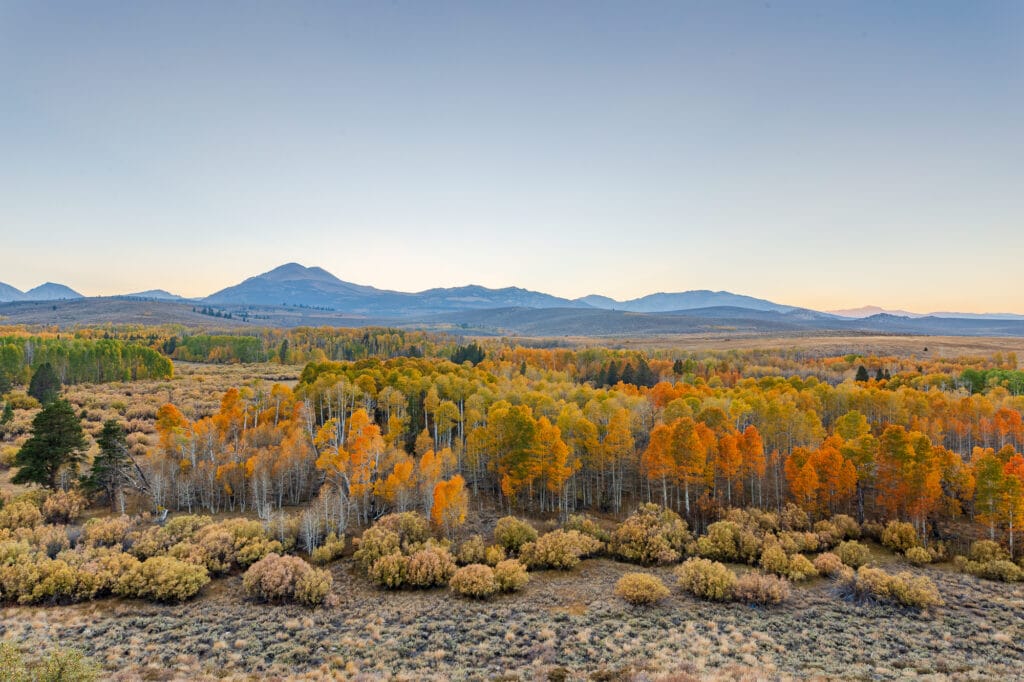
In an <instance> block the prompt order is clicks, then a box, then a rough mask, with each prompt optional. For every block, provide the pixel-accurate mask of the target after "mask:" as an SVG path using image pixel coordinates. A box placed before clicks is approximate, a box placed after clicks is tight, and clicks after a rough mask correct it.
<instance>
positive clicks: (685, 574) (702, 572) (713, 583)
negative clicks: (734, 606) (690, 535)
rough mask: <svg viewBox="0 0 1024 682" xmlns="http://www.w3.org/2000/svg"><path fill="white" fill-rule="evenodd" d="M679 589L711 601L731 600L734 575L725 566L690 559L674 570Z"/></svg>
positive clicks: (715, 562) (703, 560)
mask: <svg viewBox="0 0 1024 682" xmlns="http://www.w3.org/2000/svg"><path fill="white" fill-rule="evenodd" d="M675 574H676V579H677V581H678V584H679V587H681V588H682V589H683V590H685V591H687V592H689V593H690V594H693V595H694V596H697V597H700V598H701V599H708V600H711V601H727V600H729V599H731V598H732V591H733V588H734V587H735V585H736V574H735V573H733V572H732V571H730V570H729V568H728V567H726V566H725V564H721V563H719V562H717V561H710V560H709V559H698V558H691V559H687V560H686V561H684V562H683V563H682V564H680V565H679V566H678V567H676V570H675Z"/></svg>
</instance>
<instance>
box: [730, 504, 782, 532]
mask: <svg viewBox="0 0 1024 682" xmlns="http://www.w3.org/2000/svg"><path fill="white" fill-rule="evenodd" d="M725 520H726V521H732V522H733V523H735V524H737V525H739V526H740V527H741V528H744V529H746V530H749V531H751V532H754V533H757V534H764V533H774V532H775V531H777V530H779V517H778V515H777V514H775V512H766V511H761V510H760V509H756V508H750V509H730V510H729V511H728V513H726V515H725Z"/></svg>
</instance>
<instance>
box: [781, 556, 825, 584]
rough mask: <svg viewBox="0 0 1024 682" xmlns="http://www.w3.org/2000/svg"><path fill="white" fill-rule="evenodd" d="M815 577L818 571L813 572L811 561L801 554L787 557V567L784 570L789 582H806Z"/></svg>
mask: <svg viewBox="0 0 1024 682" xmlns="http://www.w3.org/2000/svg"><path fill="white" fill-rule="evenodd" d="M816 575H818V571H817V570H815V568H814V564H812V563H811V560H810V559H808V558H807V557H805V556H804V555H803V554H794V555H793V556H791V557H789V566H788V567H787V568H786V577H788V578H789V579H790V580H794V581H800V580H807V579H808V578H813V577H814V576H816Z"/></svg>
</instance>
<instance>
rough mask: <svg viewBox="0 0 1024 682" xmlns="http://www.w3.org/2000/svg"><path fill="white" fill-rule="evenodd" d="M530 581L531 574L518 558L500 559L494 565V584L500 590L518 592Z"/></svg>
mask: <svg viewBox="0 0 1024 682" xmlns="http://www.w3.org/2000/svg"><path fill="white" fill-rule="evenodd" d="M528 582H530V575H529V574H528V573H527V572H526V566H523V565H522V564H521V563H520V562H519V561H517V560H516V559H505V560H504V561H499V562H498V563H497V565H496V566H495V567H494V584H495V585H496V586H497V588H498V591H499V592H518V591H519V590H521V589H523V588H524V587H526V583H528Z"/></svg>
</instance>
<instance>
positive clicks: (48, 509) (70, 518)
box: [42, 490, 86, 523]
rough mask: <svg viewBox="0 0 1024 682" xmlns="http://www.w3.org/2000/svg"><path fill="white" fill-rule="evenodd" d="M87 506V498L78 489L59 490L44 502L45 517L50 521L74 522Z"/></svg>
mask: <svg viewBox="0 0 1024 682" xmlns="http://www.w3.org/2000/svg"><path fill="white" fill-rule="evenodd" d="M85 506H86V502H85V498H84V497H82V495H81V493H79V492H78V491H77V490H58V491H57V492H55V493H53V494H51V495H50V496H49V497H47V498H46V501H45V502H43V510H42V511H43V517H44V518H45V519H46V521H47V522H48V523H72V522H74V521H76V520H77V519H78V517H79V516H81V515H82V510H84V509H85Z"/></svg>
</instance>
